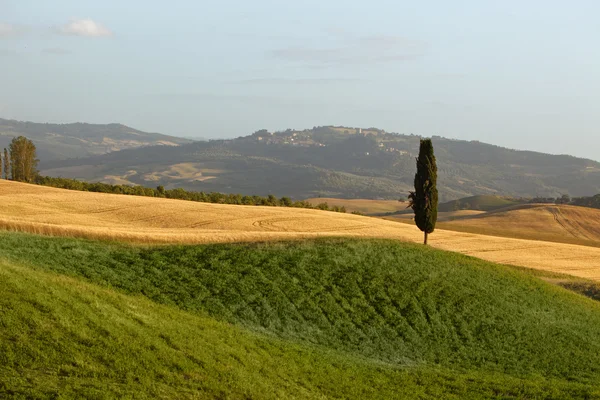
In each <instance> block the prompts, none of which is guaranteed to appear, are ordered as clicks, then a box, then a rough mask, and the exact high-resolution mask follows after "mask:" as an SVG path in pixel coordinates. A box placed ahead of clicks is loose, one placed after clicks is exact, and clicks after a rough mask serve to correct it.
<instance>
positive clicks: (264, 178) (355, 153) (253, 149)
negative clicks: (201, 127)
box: [41, 127, 600, 201]
mask: <svg viewBox="0 0 600 400" xmlns="http://www.w3.org/2000/svg"><path fill="white" fill-rule="evenodd" d="M357 132H358V130H355V129H352V128H339V127H318V128H314V129H310V130H303V131H295V130H287V131H283V132H274V133H270V132H267V131H258V132H255V133H254V134H252V135H249V136H244V137H239V138H237V139H231V140H215V141H211V142H198V143H192V144H187V145H183V146H179V147H176V148H164V147H151V148H143V149H136V150H125V151H121V152H114V153H111V154H108V155H104V156H98V157H90V158H85V159H80V160H66V161H56V162H46V161H44V160H43V161H42V163H41V169H42V172H43V173H44V174H47V175H51V176H62V177H66V178H78V179H83V180H90V181H105V182H111V183H116V182H120V183H127V184H140V185H144V186H152V187H155V186H157V185H163V186H165V187H169V188H170V187H183V188H185V189H190V190H198V191H200V190H202V191H208V192H210V191H217V192H226V193H244V194H257V195H267V194H274V195H276V196H278V197H281V196H292V197H294V198H297V199H306V198H313V197H341V198H363V199H378V198H381V199H389V200H398V199H400V198H406V196H407V195H408V192H409V191H410V190H411V189H412V185H413V179H414V171H415V157H416V153H417V152H418V145H419V139H420V138H419V137H418V136H408V135H401V134H394V133H387V132H383V131H379V130H365V131H363V132H362V133H357ZM433 142H434V146H435V152H436V157H437V160H438V169H439V177H438V185H439V189H440V200H441V201H449V200H452V199H457V198H462V197H467V196H473V195H502V196H511V197H537V196H546V197H550V196H553V197H557V196H560V195H562V194H570V195H571V196H584V195H594V194H597V193H599V192H600V163H598V162H595V161H591V160H585V159H579V158H575V157H571V156H565V155H548V154H542V153H535V152H529V151H516V150H510V149H505V148H501V147H497V146H493V145H489V144H484V143H480V142H467V141H460V140H450V139H445V138H441V137H434V138H433Z"/></svg>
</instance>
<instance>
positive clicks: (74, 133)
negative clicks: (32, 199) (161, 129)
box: [0, 118, 191, 161]
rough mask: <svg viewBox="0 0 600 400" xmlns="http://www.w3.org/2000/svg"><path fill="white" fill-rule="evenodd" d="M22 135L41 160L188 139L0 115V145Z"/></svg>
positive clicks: (116, 126) (116, 127)
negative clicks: (14, 118)
mask: <svg viewBox="0 0 600 400" xmlns="http://www.w3.org/2000/svg"><path fill="white" fill-rule="evenodd" d="M16 136H25V137H27V138H29V139H31V140H33V142H34V143H35V145H36V147H37V149H38V156H39V158H40V159H41V160H44V161H50V160H62V159H67V158H77V157H89V156H92V155H98V154H105V153H110V152H113V151H119V150H123V149H131V148H137V147H142V146H156V145H166V146H177V145H180V144H185V143H190V142H191V140H188V139H182V138H177V137H173V136H167V135H161V134H159V133H148V132H142V131H139V130H137V129H133V128H130V127H128V126H125V125H121V124H106V125H100V124H84V123H73V124H41V123H34V122H22V121H14V120H6V119H1V118H0V148H4V147H8V144H9V143H10V141H11V140H12V138H13V137H16Z"/></svg>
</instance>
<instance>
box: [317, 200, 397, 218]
mask: <svg viewBox="0 0 600 400" xmlns="http://www.w3.org/2000/svg"><path fill="white" fill-rule="evenodd" d="M306 201H308V202H309V203H310V204H312V205H313V206H317V205H319V204H321V203H327V204H328V205H330V206H332V205H337V206H340V207H342V206H343V207H345V208H346V210H347V211H348V212H353V211H356V212H360V213H361V214H365V215H372V214H382V213H390V212H398V211H404V210H406V207H407V206H408V202H406V201H398V200H369V199H340V198H335V197H314V198H312V199H306Z"/></svg>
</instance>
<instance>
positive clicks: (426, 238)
mask: <svg viewBox="0 0 600 400" xmlns="http://www.w3.org/2000/svg"><path fill="white" fill-rule="evenodd" d="M424 243H425V246H427V232H425V242H424Z"/></svg>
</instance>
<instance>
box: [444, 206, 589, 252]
mask: <svg viewBox="0 0 600 400" xmlns="http://www.w3.org/2000/svg"><path fill="white" fill-rule="evenodd" d="M440 227H443V228H444V229H457V230H461V231H469V232H475V233H484V234H495V235H497V234H501V235H502V236H509V235H510V236H512V237H522V238H529V239H531V238H536V239H538V240H560V241H564V242H567V243H568V242H569V241H571V242H572V243H582V242H596V243H597V245H600V210H598V209H594V208H588V207H577V206H568V205H554V204H524V205H518V206H514V207H508V208H503V209H499V210H496V211H492V212H487V213H482V214H478V215H475V216H467V217H461V218H456V219H455V220H453V221H446V222H445V223H444V224H442V225H440Z"/></svg>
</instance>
